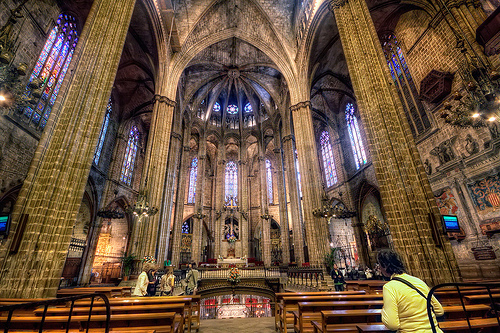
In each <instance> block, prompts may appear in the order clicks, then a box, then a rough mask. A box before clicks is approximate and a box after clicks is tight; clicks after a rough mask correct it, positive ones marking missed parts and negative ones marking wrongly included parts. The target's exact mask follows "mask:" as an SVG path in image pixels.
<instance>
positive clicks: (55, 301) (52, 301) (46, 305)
mask: <svg viewBox="0 0 500 333" xmlns="http://www.w3.org/2000/svg"><path fill="white" fill-rule="evenodd" d="M96 297H99V298H100V299H102V300H103V301H104V305H105V307H106V328H105V331H104V332H105V333H108V332H109V321H110V319H111V308H110V306H109V300H108V298H107V297H106V295H104V294H102V293H94V294H88V295H77V296H70V297H64V298H57V299H49V300H45V301H38V302H30V303H21V304H12V305H4V306H0V312H2V313H4V312H8V313H9V314H8V317H7V321H6V322H5V324H4V325H5V327H4V333H7V332H8V331H9V327H10V324H11V321H12V316H13V314H14V311H16V310H20V309H25V310H26V309H32V308H38V307H41V306H43V314H42V318H41V321H40V325H39V329H38V332H39V333H42V331H43V325H44V323H45V318H46V316H47V309H48V308H49V305H57V304H62V303H66V302H71V307H70V310H69V314H68V321H67V322H66V333H68V332H69V329H70V323H71V317H72V315H73V308H74V306H75V301H76V300H79V299H84V298H90V299H91V302H90V308H89V314H88V318H87V330H86V332H87V333H88V331H89V327H90V325H89V323H90V319H91V317H92V307H93V305H94V300H95V298H96Z"/></svg>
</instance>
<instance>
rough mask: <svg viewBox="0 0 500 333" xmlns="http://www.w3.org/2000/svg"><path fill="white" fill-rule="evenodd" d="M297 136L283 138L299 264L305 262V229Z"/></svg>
mask: <svg viewBox="0 0 500 333" xmlns="http://www.w3.org/2000/svg"><path fill="white" fill-rule="evenodd" d="M294 141H295V138H294V136H293V135H292V134H288V135H286V136H285V137H283V138H282V139H281V144H282V146H283V151H284V155H285V163H286V164H285V168H286V169H285V170H286V172H287V175H288V195H289V197H290V212H289V213H290V215H289V216H290V218H291V222H292V230H293V245H294V254H295V261H296V262H297V264H299V265H300V264H302V263H303V262H304V231H303V227H302V219H301V216H302V211H301V208H300V196H299V185H298V181H297V169H296V168H295V147H294V144H293V142H294Z"/></svg>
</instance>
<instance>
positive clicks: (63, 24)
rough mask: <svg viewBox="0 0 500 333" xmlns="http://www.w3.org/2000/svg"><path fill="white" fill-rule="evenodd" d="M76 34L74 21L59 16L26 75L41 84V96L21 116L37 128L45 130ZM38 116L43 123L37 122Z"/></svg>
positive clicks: (30, 79) (71, 53)
mask: <svg viewBox="0 0 500 333" xmlns="http://www.w3.org/2000/svg"><path fill="white" fill-rule="evenodd" d="M77 35H78V34H77V32H76V20H75V18H73V17H72V16H70V15H63V14H61V15H59V18H58V20H57V24H56V26H55V27H54V28H53V29H52V30H51V32H50V34H49V37H48V38H47V41H46V42H45V45H44V47H43V49H42V51H41V52H40V56H39V57H38V61H37V62H36V65H35V68H34V69H33V72H32V73H31V75H30V78H29V82H32V81H33V80H35V79H36V78H39V79H40V80H41V81H42V87H41V90H42V91H43V93H42V97H41V98H40V99H39V101H38V103H37V104H38V105H37V108H36V109H35V110H33V109H32V108H31V107H25V109H24V111H23V114H24V115H25V116H26V117H27V118H28V121H29V120H31V122H32V123H33V124H36V125H37V126H38V128H39V129H43V128H44V127H45V124H46V120H47V119H48V116H49V114H50V111H51V110H52V107H53V106H54V102H55V100H56V97H57V94H58V93H59V89H60V88H61V84H62V82H63V80H64V76H65V75H66V72H67V71H68V67H69V63H70V61H71V58H72V56H73V51H74V49H75V47H76V43H77V42H78V36H77ZM30 95H31V92H30V90H29V89H26V93H25V96H26V97H30ZM42 114H43V119H45V121H39V120H40V118H41V117H42V116H41V115H42Z"/></svg>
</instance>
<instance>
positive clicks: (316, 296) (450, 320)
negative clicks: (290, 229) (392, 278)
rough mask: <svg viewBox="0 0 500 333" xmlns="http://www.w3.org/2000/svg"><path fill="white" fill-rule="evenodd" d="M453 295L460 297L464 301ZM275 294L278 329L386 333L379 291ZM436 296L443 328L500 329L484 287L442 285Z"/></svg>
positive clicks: (499, 296)
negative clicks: (441, 310)
mask: <svg viewBox="0 0 500 333" xmlns="http://www.w3.org/2000/svg"><path fill="white" fill-rule="evenodd" d="M499 289H500V286H499ZM370 290H372V292H373V289H370ZM490 293H491V294H492V297H493V299H494V300H495V301H499V300H500V290H497V289H496V288H493V289H491V290H490ZM457 294H458V295H461V296H462V300H463V303H464V304H462V301H461V300H460V297H458V296H457ZM276 296H277V297H276V299H277V301H276V302H277V304H276V318H275V319H276V329H277V330H279V331H280V332H285V333H287V332H290V331H292V330H293V331H294V332H295V333H305V332H318V333H319V332H321V333H333V332H352V333H357V332H390V331H389V330H388V329H387V328H386V327H385V326H384V325H383V324H382V322H381V309H382V307H383V299H382V294H381V293H380V292H377V293H373V294H370V293H367V292H366V291H365V290H357V291H346V292H329V293H317V292H316V293H314V292H311V293H281V294H277V295H276ZM436 297H437V298H438V299H439V300H440V301H441V302H442V304H443V308H444V311H445V315H444V316H443V317H440V318H438V321H439V325H440V328H441V329H442V330H443V331H445V332H469V323H470V325H471V327H472V328H473V329H475V330H476V331H477V329H482V331H481V332H499V331H500V326H499V321H498V319H497V318H496V317H495V318H489V317H488V315H489V316H491V313H492V311H491V306H490V305H491V302H490V297H489V293H488V291H487V290H486V289H484V288H479V287H473V286H471V287H461V289H460V293H458V292H457V290H456V289H453V288H443V289H439V291H437V292H436ZM464 307H465V310H464ZM467 318H469V323H468V322H467Z"/></svg>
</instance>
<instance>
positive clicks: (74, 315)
mask: <svg viewBox="0 0 500 333" xmlns="http://www.w3.org/2000/svg"><path fill="white" fill-rule="evenodd" d="M9 301H10V304H19V302H26V301H32V300H20V299H16V300H12V299H0V304H3V305H5V304H7V303H9ZM199 304H200V296H186V297H182V296H179V297H176V296H174V297H137V298H131V297H126V298H113V299H110V300H109V305H110V310H111V311H110V313H111V315H110V318H109V327H110V331H112V332H113V331H116V332H148V333H153V332H160V333H161V332H168V333H179V332H184V329H185V328H186V329H187V331H188V332H191V330H192V329H196V330H197V331H198V330H199V324H200V318H199V313H200V311H199V310H200V309H199ZM106 320H107V318H106V307H105V302H104V300H102V299H97V300H95V301H92V300H91V299H82V300H77V301H75V302H73V304H72V302H66V303H63V304H62V305H56V306H49V307H47V308H45V306H43V307H38V308H35V309H31V310H22V311H19V312H18V311H16V312H14V314H13V316H12V317H11V318H10V320H9V318H8V313H7V312H5V311H3V312H2V313H1V315H0V330H3V329H5V327H6V323H7V321H9V322H10V323H9V332H38V331H39V329H40V327H41V326H43V331H44V332H49V333H55V332H59V331H61V330H62V331H64V332H65V331H66V327H69V331H70V332H81V331H85V330H87V329H89V332H104V331H105V328H106ZM67 325H68V326H67Z"/></svg>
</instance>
